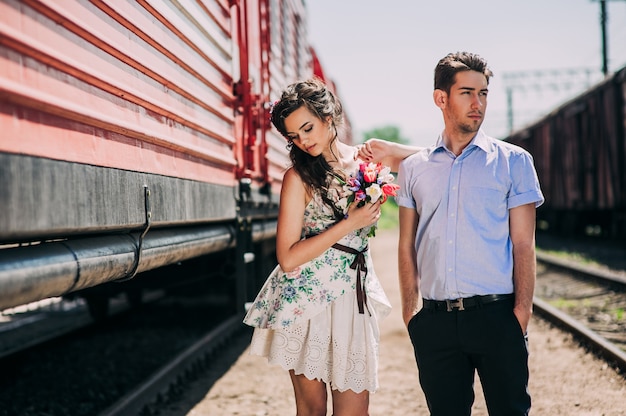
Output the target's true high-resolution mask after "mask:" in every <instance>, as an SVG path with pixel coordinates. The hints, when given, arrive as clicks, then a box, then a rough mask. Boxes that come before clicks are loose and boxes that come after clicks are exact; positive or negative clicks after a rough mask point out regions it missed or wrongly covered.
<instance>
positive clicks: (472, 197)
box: [460, 186, 508, 228]
mask: <svg viewBox="0 0 626 416" xmlns="http://www.w3.org/2000/svg"><path fill="white" fill-rule="evenodd" d="M460 202H461V207H465V208H464V209H463V211H464V212H465V214H466V215H467V216H468V219H469V220H470V221H472V222H475V224H482V225H483V226H484V227H487V228H488V227H489V226H490V224H493V222H494V221H503V220H505V219H506V217H507V215H508V208H507V191H506V190H504V189H501V188H493V187H486V186H470V187H469V189H468V192H467V193H465V194H464V195H463V199H462V201H460Z"/></svg>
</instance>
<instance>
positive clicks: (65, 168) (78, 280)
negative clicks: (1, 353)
mask: <svg viewBox="0 0 626 416" xmlns="http://www.w3.org/2000/svg"><path fill="white" fill-rule="evenodd" d="M304 3H305V2H304V0H182V1H176V2H171V1H166V0H138V1H132V2H127V1H122V2H120V1H112V0H91V1H86V0H68V1H63V2H59V1H54V0H3V1H2V2H0V60H1V63H0V135H1V139H0V206H1V207H2V209H1V214H0V245H1V246H0V247H1V249H0V310H1V309H4V308H8V307H12V306H16V305H21V304H24V303H27V302H32V301H36V300H40V299H43V298H47V297H51V296H61V295H67V294H70V293H78V294H83V295H85V296H86V297H87V298H88V300H89V301H90V304H91V305H92V306H93V308H100V309H102V308H105V307H106V301H104V302H105V303H104V304H102V302H103V301H102V300H96V299H102V296H100V292H97V291H95V289H102V288H104V287H109V286H114V287H116V288H121V287H123V285H115V284H112V282H121V281H127V282H128V283H127V287H128V288H130V287H131V286H130V284H131V282H136V281H142V282H144V283H145V282H146V281H148V280H150V277H151V276H157V275H159V274H163V272H162V271H163V270H164V269H165V268H167V267H173V266H172V265H178V266H179V267H180V266H181V265H182V266H184V265H185V264H187V263H192V264H194V266H193V267H190V268H189V269H186V271H185V273H180V272H178V273H177V272H172V271H171V270H170V271H169V272H168V273H167V275H168V276H169V277H168V278H169V279H170V280H171V279H173V278H174V277H173V276H178V277H177V278H182V276H183V275H187V274H198V273H200V274H204V275H211V274H212V273H215V271H216V270H222V271H225V270H232V271H233V272H231V273H227V274H228V275H229V277H228V279H230V280H233V279H234V280H238V282H235V283H233V285H234V286H236V292H237V294H236V298H237V300H236V302H237V304H238V305H240V304H242V303H243V301H244V300H245V299H246V298H247V297H248V296H249V294H248V293H247V289H246V288H247V287H250V285H251V284H254V283H251V280H252V281H253V280H254V279H255V277H253V276H254V275H255V273H264V268H263V267H262V263H263V262H265V261H270V259H271V254H272V250H273V244H274V240H273V239H274V237H275V225H276V216H277V212H278V211H277V205H278V192H279V190H280V184H281V180H282V175H283V171H284V169H285V167H286V164H287V161H288V158H287V157H286V146H285V141H284V139H283V138H282V137H280V136H279V135H277V134H276V133H275V131H273V130H272V129H270V125H269V122H268V118H267V103H269V102H271V101H272V100H274V99H276V98H277V96H278V93H279V91H280V90H281V89H282V88H283V87H284V86H285V85H287V84H288V83H289V82H292V81H293V80H295V79H299V78H307V77H310V76H313V75H317V76H320V77H324V73H323V71H322V68H321V66H320V65H319V61H318V60H317V58H316V57H315V53H314V52H313V50H312V48H311V46H310V44H309V42H308V37H307V15H306V8H305V4H304ZM327 82H329V83H330V80H327ZM330 85H332V84H330ZM346 134H347V135H348V136H349V134H350V131H349V124H348V131H347V132H346ZM198 270H204V271H203V272H199V271H198ZM224 273H225V272H224ZM135 276H137V277H135ZM251 276H252V277H251ZM139 277H141V279H139ZM256 278H258V277H256ZM228 279H227V280H228ZM154 280H155V281H156V277H155V278H154ZM129 292H130V290H129Z"/></svg>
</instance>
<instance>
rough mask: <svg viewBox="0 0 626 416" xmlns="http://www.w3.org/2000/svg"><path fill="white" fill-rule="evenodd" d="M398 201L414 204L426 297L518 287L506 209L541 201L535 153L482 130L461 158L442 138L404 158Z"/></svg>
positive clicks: (507, 290)
mask: <svg viewBox="0 0 626 416" xmlns="http://www.w3.org/2000/svg"><path fill="white" fill-rule="evenodd" d="M398 184H399V185H400V190H399V191H398V196H397V197H396V201H397V202H398V205H400V206H402V207H406V208H413V209H416V210H417V214H418V215H419V222H418V226H417V233H416V238H415V249H416V252H417V268H418V272H419V277H420V291H421V294H422V296H423V297H424V298H426V299H434V300H445V299H456V298H461V297H469V296H474V295H487V294H506V293H513V254H512V244H511V239H510V235H509V210H510V209H511V208H515V207H518V206H521V205H524V204H530V203H534V204H535V207H538V206H539V205H541V204H542V203H543V201H544V197H543V194H542V193H541V189H540V186H539V180H538V179H537V173H536V171H535V167H534V163H533V159H532V156H531V155H530V154H529V153H528V152H527V151H526V150H524V149H522V148H521V147H518V146H515V145H512V144H510V143H507V142H503V141H501V140H496V139H494V138H491V137H489V136H487V135H485V134H484V133H483V132H482V131H479V132H478V133H477V134H476V136H475V137H474V139H472V141H471V142H470V143H469V144H468V145H467V147H466V148H465V149H464V150H463V152H462V153H461V154H460V155H459V156H455V155H454V153H452V152H451V151H449V150H448V149H446V147H445V146H444V144H443V140H442V137H441V136H440V137H439V139H438V140H437V143H436V144H435V145H434V146H432V147H429V148H426V149H423V150H422V151H420V152H417V153H415V154H414V155H411V156H410V157H408V158H406V159H405V160H404V161H403V162H402V163H401V164H400V168H399V171H398Z"/></svg>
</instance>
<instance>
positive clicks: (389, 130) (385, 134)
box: [361, 125, 410, 144]
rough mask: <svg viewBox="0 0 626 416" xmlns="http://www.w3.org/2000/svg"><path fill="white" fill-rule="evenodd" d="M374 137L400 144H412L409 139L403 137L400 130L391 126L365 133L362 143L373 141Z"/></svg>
mask: <svg viewBox="0 0 626 416" xmlns="http://www.w3.org/2000/svg"><path fill="white" fill-rule="evenodd" d="M372 137H375V138H377V139H382V140H387V141H390V142H395V143H400V144H410V140H409V139H407V138H405V137H402V135H401V133H400V129H399V128H398V127H396V126H391V125H389V126H383V127H378V128H375V129H372V130H368V131H366V132H365V133H363V139H362V140H361V141H362V142H364V141H366V140H367V139H371V138H372Z"/></svg>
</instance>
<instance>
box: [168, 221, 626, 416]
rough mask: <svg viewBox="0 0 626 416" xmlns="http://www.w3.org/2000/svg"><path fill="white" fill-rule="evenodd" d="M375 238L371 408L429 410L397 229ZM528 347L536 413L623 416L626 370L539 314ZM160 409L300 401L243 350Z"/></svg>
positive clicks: (247, 410)
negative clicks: (376, 330)
mask: <svg viewBox="0 0 626 416" xmlns="http://www.w3.org/2000/svg"><path fill="white" fill-rule="evenodd" d="M538 241H539V240H538ZM553 243H554V244H555V245H556V244H557V243H556V242H553ZM371 245H372V251H373V256H374V264H375V265H376V270H377V272H378V274H379V276H380V278H381V281H382V283H383V286H384V287H385V290H386V292H387V294H388V296H389V298H390V300H391V302H392V305H394V309H393V311H392V314H391V315H390V316H389V317H388V318H386V319H385V320H384V321H383V322H382V324H381V353H380V385H381V388H380V390H379V391H378V392H376V393H375V394H373V395H372V396H371V399H370V403H371V405H370V414H371V415H372V416H396V415H397V416H406V415H426V414H428V411H427V407H426V402H425V399H424V396H423V394H422V393H421V390H420V388H419V383H418V374H417V367H416V365H415V360H414V357H413V349H412V347H411V344H410V341H409V339H408V335H407V333H406V330H405V329H404V326H403V324H402V319H401V316H400V311H399V304H400V297H399V292H398V288H397V272H396V270H397V267H396V258H397V257H396V248H397V235H396V233H395V232H393V231H379V233H377V236H376V237H375V238H374V239H373V240H372V243H371ZM587 246H588V245H587ZM584 248H585V245H582V246H581V250H582V249H584ZM624 258H626V256H623V257H622V259H624ZM529 346H530V354H531V355H530V371H531V380H530V386H529V388H530V392H531V395H532V398H533V409H532V412H531V414H533V415H542V416H559V415H563V416H578V415H580V416H583V415H584V416H621V415H626V400H625V399H624V398H625V397H626V379H625V378H624V376H622V375H620V374H618V373H617V372H616V371H614V370H613V369H612V368H610V367H609V366H607V365H606V364H605V363H604V362H603V361H601V360H599V359H597V358H595V357H594V356H593V355H591V354H590V353H587V352H585V351H584V350H583V349H581V348H580V347H579V346H578V345H577V344H576V343H575V342H574V341H573V340H572V338H571V336H569V335H567V334H565V333H563V332H561V331H560V330H558V329H556V328H554V327H552V326H551V325H550V324H548V323H546V322H545V321H542V320H541V319H539V318H535V319H534V320H533V321H531V324H530V328H529ZM237 353H238V351H237ZM476 386H477V387H476V402H475V404H474V407H473V415H474V416H486V415H487V411H486V407H485V402H484V398H483V397H482V392H481V389H480V382H479V381H478V380H477V382H476ZM159 414H160V415H161V416H231V415H243V416H262V415H272V416H277V415H278V416H285V415H293V414H295V404H294V399H293V391H292V387H291V383H290V381H289V377H288V375H287V373H286V372H284V371H283V370H281V369H280V368H278V367H272V366H269V365H268V364H267V362H266V361H265V359H262V358H259V357H253V356H250V355H248V354H247V351H244V352H243V353H242V354H241V355H240V356H239V358H238V359H237V361H236V362H235V363H234V365H233V366H232V367H231V368H230V370H229V371H228V372H227V373H226V374H224V375H223V376H222V377H221V378H219V379H217V380H216V379H215V378H214V377H213V376H211V377H206V378H205V379H203V380H200V381H198V382H197V383H196V384H194V385H193V386H192V388H190V390H189V392H188V394H187V395H186V397H185V399H184V400H182V401H181V402H179V403H177V404H176V405H175V406H172V407H169V408H164V409H162V411H161V412H160V413H159ZM329 414H330V412H329Z"/></svg>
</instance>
